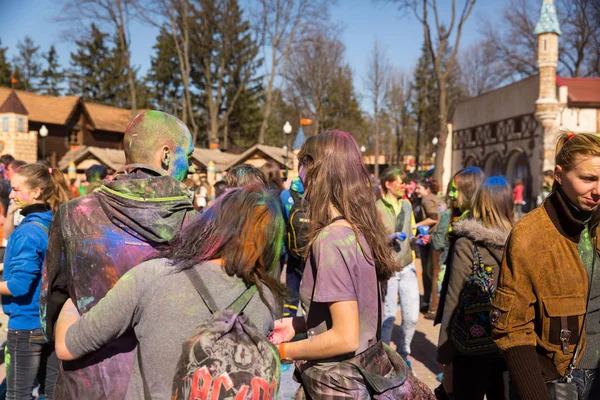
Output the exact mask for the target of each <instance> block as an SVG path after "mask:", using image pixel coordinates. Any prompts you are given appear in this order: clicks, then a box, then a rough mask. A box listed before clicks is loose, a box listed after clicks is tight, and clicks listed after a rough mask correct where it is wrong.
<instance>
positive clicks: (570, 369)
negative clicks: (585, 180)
mask: <svg viewBox="0 0 600 400" xmlns="http://www.w3.org/2000/svg"><path fill="white" fill-rule="evenodd" d="M597 248H598V235H596V238H595V241H594V259H593V260H592V272H591V273H590V279H589V284H588V295H587V301H586V307H585V314H583V322H582V323H581V329H580V331H579V337H578V338H577V346H575V351H574V352H573V358H571V362H570V363H569V366H568V367H567V371H566V373H565V378H566V379H567V382H571V379H573V374H572V372H573V370H574V369H575V363H576V362H577V356H578V355H579V352H580V351H581V346H582V343H581V342H582V341H581V337H582V336H583V332H584V330H585V320H586V318H587V314H588V313H587V305H588V304H589V303H590V297H591V295H592V284H593V282H594V270H595V269H596V258H598V254H597ZM561 322H562V323H564V322H566V321H561ZM561 325H562V324H561ZM563 330H564V329H563V327H562V326H561V335H560V340H561V342H563V345H564V342H567V348H568V347H569V345H568V340H569V338H570V337H571V334H570V332H569V337H568V338H566V339H565V340H563V334H562V333H563Z"/></svg>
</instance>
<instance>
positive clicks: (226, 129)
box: [223, 124, 229, 151]
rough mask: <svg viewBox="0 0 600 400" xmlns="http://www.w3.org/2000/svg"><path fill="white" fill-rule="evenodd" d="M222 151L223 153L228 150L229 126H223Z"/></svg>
mask: <svg viewBox="0 0 600 400" xmlns="http://www.w3.org/2000/svg"><path fill="white" fill-rule="evenodd" d="M223 149H224V150H225V151H227V150H228V149H229V124H225V125H224V126H223Z"/></svg>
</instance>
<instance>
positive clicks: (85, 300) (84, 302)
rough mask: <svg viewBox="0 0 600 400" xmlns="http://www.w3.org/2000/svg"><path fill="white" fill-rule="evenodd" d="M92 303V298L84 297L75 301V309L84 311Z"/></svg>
mask: <svg viewBox="0 0 600 400" xmlns="http://www.w3.org/2000/svg"><path fill="white" fill-rule="evenodd" d="M93 301H94V298H93V297H84V298H82V299H79V300H77V308H78V309H79V310H85V308H86V307H87V306H88V304H90V303H91V302H93Z"/></svg>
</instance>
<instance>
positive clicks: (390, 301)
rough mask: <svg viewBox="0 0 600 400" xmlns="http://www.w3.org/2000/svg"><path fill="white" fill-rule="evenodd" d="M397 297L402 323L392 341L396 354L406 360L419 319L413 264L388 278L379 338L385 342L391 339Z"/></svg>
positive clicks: (416, 285)
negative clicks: (398, 332)
mask: <svg viewBox="0 0 600 400" xmlns="http://www.w3.org/2000/svg"><path fill="white" fill-rule="evenodd" d="M398 298H400V309H401V311H402V324H401V325H400V334H399V336H398V337H397V338H394V342H395V343H396V348H397V351H398V354H400V355H401V356H402V357H403V358H404V359H405V360H406V357H407V356H408V355H409V354H410V343H411V342H412V339H413V336H414V335H415V331H416V329H417V320H418V319H419V282H418V280H417V272H416V269H415V265H414V264H409V265H407V266H406V267H404V268H403V269H402V271H400V272H396V274H395V275H393V276H392V277H391V278H390V279H389V280H388V284H387V294H386V295H385V304H384V311H383V326H382V327H381V340H382V341H384V342H385V343H387V344H389V343H390V341H391V340H392V330H393V328H394V322H395V321H396V312H397V311H398Z"/></svg>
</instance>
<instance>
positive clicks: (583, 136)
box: [555, 129, 600, 171]
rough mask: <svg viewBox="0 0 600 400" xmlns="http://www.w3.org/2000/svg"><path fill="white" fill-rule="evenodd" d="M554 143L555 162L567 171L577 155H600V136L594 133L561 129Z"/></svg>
mask: <svg viewBox="0 0 600 400" xmlns="http://www.w3.org/2000/svg"><path fill="white" fill-rule="evenodd" d="M561 132H562V133H561V134H560V136H558V141H557V143H556V158H555V164H556V165H559V166H560V167H561V168H562V169H563V170H565V171H569V170H570V169H572V168H573V166H574V164H575V158H576V157H577V156H578V155H580V154H581V155H584V156H590V157H600V136H599V135H596V134H594V133H578V134H574V133H573V132H571V131H570V130H568V129H562V130H561Z"/></svg>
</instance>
